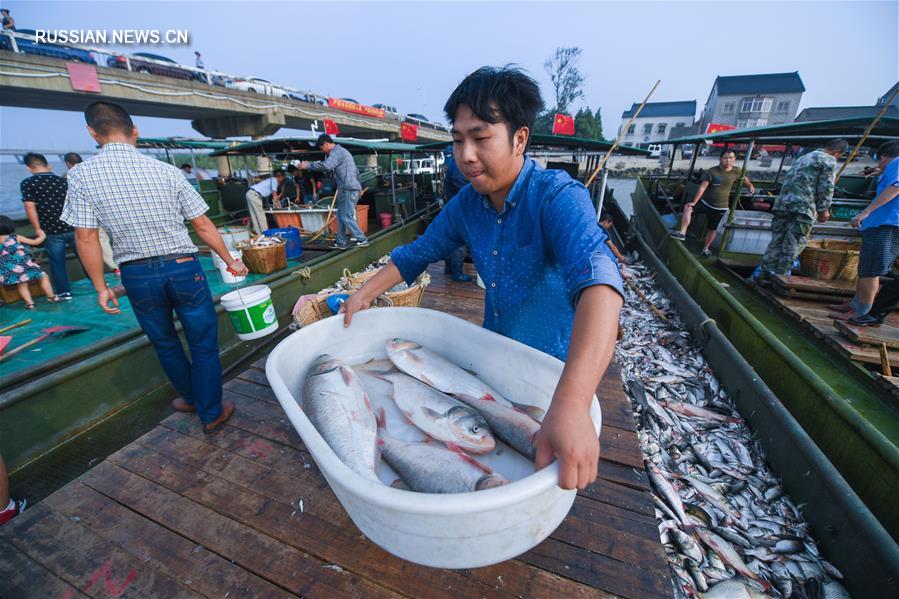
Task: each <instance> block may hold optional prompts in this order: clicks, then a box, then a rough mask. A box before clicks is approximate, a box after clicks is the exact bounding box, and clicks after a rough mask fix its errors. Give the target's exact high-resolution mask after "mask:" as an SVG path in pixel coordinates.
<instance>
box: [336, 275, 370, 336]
mask: <svg viewBox="0 0 899 599" xmlns="http://www.w3.org/2000/svg"><path fill="white" fill-rule="evenodd" d="M373 301H375V300H374V298H372V299H368V294H366V293H365V285H363V286H362V289H360V290H359V291H357V292H356V293H354V294H353V295H351V296H350V297H349V299H347V300H346V301H345V302H343V303H342V304H341V305H340V311H341V312H343V326H344V327H348V326H350V323H351V322H352V321H353V314H355V313H356V312H358V311H359V310H367V309H369V308H371V303H372V302H373Z"/></svg>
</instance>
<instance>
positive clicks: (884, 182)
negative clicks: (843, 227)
mask: <svg viewBox="0 0 899 599" xmlns="http://www.w3.org/2000/svg"><path fill="white" fill-rule="evenodd" d="M891 185H895V186H899V158H893V159H892V160H891V161H890V162H889V164H887V167H886V168H885V169H883V174H882V175H880V178H879V179H878V180H877V195H878V196H879V195H880V194H882V193H883V192H884V191H886V188H887V187H890V186H891ZM875 197H876V196H875ZM884 225H888V226H890V227H899V197H896V198H893V199H892V200H890V201H889V202H887V203H886V204H884V205H883V206H881V207H880V208H878V209H877V210H875V211H874V212H872V213H871V216H869V217H868V218H866V219H865V220H864V221H862V226H861V227H859V228H860V229H861V230H862V231H865V230H867V229H873V228H874V227H882V226H884Z"/></svg>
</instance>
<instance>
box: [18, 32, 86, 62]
mask: <svg viewBox="0 0 899 599" xmlns="http://www.w3.org/2000/svg"><path fill="white" fill-rule="evenodd" d="M16 33H24V34H25V35H28V36H32V37H34V35H35V31H34V29H18V30H16ZM16 47H18V49H19V52H22V53H23V54H38V55H40V56H49V57H51V58H61V59H63V60H68V61H70V62H84V63H87V64H97V59H96V57H95V56H94V53H93V52H90V51H89V50H83V49H81V48H73V47H71V46H63V45H60V44H48V43H38V41H37V40H36V39H30V38H25V37H19V36H18V35H17V36H16ZM0 48H2V49H3V50H9V51H12V49H13V44H12V39H11V37H10V36H9V35H0Z"/></svg>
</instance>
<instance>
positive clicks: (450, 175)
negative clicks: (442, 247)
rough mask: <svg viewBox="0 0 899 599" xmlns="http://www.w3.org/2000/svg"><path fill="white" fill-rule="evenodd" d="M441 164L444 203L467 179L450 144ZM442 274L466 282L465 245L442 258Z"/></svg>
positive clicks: (467, 278)
mask: <svg viewBox="0 0 899 599" xmlns="http://www.w3.org/2000/svg"><path fill="white" fill-rule="evenodd" d="M443 166H444V168H445V169H446V172H445V173H444V175H443V202H444V205H446V203H447V202H449V201H450V200H451V199H453V198H454V197H456V194H458V193H459V192H460V191H461V190H462V188H463V187H465V186H466V185H468V179H466V178H465V175H463V174H462V171H461V170H459V167H458V166H456V160H455V159H454V158H453V146H452V144H450V145H449V146H447V147H446V149H444V150H443ZM443 262H444V268H443V272H444V274H448V275H449V276H450V278H451V279H452V280H454V281H459V282H460V283H468V282H470V281H471V276H469V275H467V274H465V271H464V270H463V267H464V265H465V246H464V245H460V246H459V247H457V248H456V249H454V250H453V252H452V253H451V254H450V255H449V256H447V257H446V259H444V261H443Z"/></svg>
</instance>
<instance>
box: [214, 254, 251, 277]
mask: <svg viewBox="0 0 899 599" xmlns="http://www.w3.org/2000/svg"><path fill="white" fill-rule="evenodd" d="M228 253H230V254H231V257H232V258H233V259H235V260H239V259H240V257H241V256H242V254H241V253H240V251H239V250H231V251H230V252H228ZM212 265H213V266H215V267H216V268H217V269H218V271H219V276H221V278H222V282H223V283H225V284H226V285H233V284H235V283H240V282H241V281H243V280H244V279H246V277H245V276H237V275H234V274H231V272H230V271H229V270H228V265H227V264H225V261H224V260H222V259H221V258H219V256H218V254H215V253H213V254H212Z"/></svg>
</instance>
